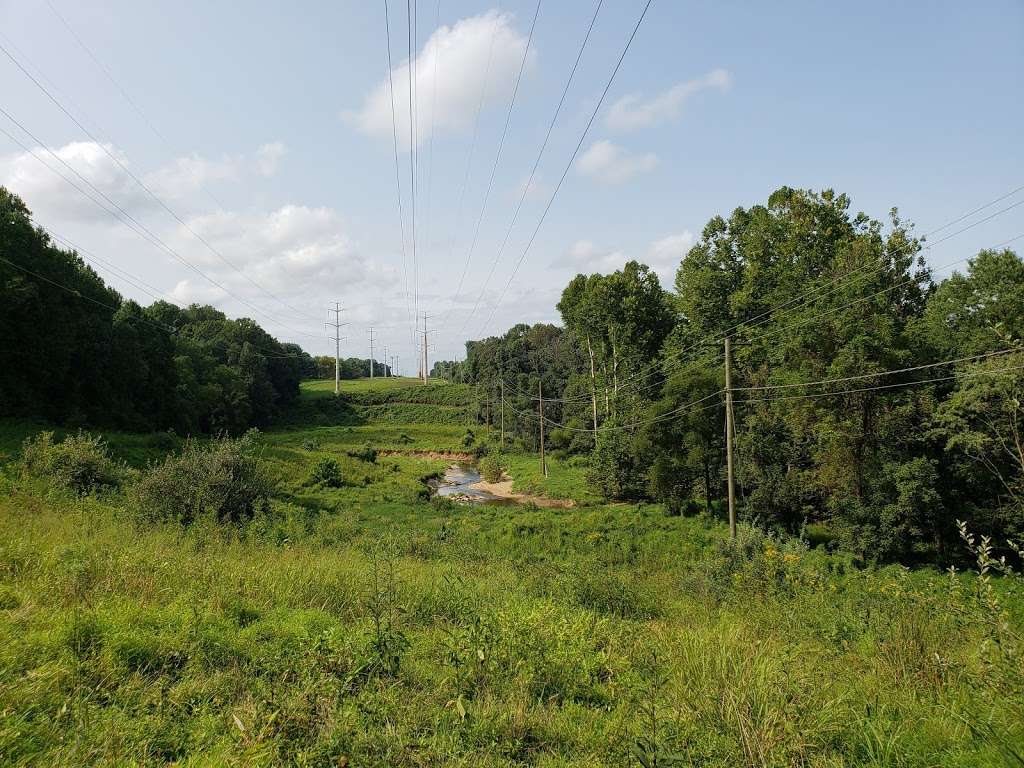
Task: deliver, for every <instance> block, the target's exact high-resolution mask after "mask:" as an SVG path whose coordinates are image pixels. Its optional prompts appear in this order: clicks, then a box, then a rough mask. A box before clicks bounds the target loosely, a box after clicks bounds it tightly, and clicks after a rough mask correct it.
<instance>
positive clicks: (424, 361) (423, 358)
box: [420, 312, 430, 384]
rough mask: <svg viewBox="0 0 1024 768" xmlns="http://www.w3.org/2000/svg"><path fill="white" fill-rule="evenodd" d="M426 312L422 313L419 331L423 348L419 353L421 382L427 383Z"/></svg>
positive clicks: (428, 331)
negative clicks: (421, 327)
mask: <svg viewBox="0 0 1024 768" xmlns="http://www.w3.org/2000/svg"><path fill="white" fill-rule="evenodd" d="M429 317H430V315H428V314H427V313H426V312H424V313H423V330H422V331H420V333H422V334H423V350H422V352H421V353H420V355H421V365H422V371H423V383H424V384H427V383H428V382H427V378H428V377H429V375H430V369H429V368H428V367H427V334H428V333H430V329H428V328H427V318H429Z"/></svg>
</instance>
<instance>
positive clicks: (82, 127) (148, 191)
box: [0, 44, 304, 314]
mask: <svg viewBox="0 0 1024 768" xmlns="http://www.w3.org/2000/svg"><path fill="white" fill-rule="evenodd" d="M0 51H2V52H3V53H4V55H6V56H7V58H9V59H10V60H11V61H12V62H13V63H14V65H15V66H16V67H17V68H18V69H19V70H21V72H22V74H24V75H25V76H26V77H27V78H28V79H29V80H31V81H32V83H33V85H35V86H36V88H38V89H39V90H40V91H41V92H42V93H43V94H44V95H45V96H46V97H47V98H48V99H49V100H50V101H51V102H53V104H54V105H56V107H57V108H58V109H60V111H61V112H63V113H64V114H65V115H66V116H67V117H68V118H69V119H70V120H71V121H72V122H73V123H74V124H75V125H76V126H77V127H78V128H79V129H80V130H81V131H82V132H83V133H85V135H86V136H88V137H89V138H90V139H91V140H92V141H93V142H94V143H95V144H96V145H97V146H98V147H99V148H100V149H101V150H102V151H103V153H104V154H105V155H106V156H107V157H109V158H110V159H111V160H112V161H113V162H114V163H115V164H116V165H117V166H118V167H119V168H120V169H121V170H122V171H123V172H124V173H125V174H127V175H128V176H129V177H130V178H131V179H132V181H134V182H135V183H136V184H137V185H138V186H139V187H140V188H141V189H142V190H143V191H144V192H145V193H146V194H147V195H148V196H149V197H150V198H152V200H153V201H154V202H156V203H157V205H159V206H160V207H161V208H163V210H164V211H166V212H167V213H168V214H169V215H170V216H171V217H172V218H174V220H175V221H177V222H178V223H179V224H180V225H181V226H182V227H184V228H185V229H186V230H187V231H188V232H189V233H190V234H191V235H192V236H193V237H195V238H196V239H197V240H198V241H199V242H201V243H202V244H203V245H204V246H205V247H206V248H207V250H209V251H210V252H211V253H212V254H214V255H215V256H216V257H217V258H218V259H220V260H221V261H223V262H224V263H225V264H227V265H228V266H229V267H231V269H233V270H234V271H235V272H237V273H238V274H239V275H241V276H242V277H243V278H245V279H246V280H247V281H248V282H250V283H251V284H252V285H253V286H255V287H256V288H258V289H259V290H261V291H263V292H264V293H266V294H267V295H268V296H270V297H271V298H273V299H274V300H276V301H278V302H280V303H282V304H284V305H285V306H288V304H287V302H285V301H284V300H283V299H280V298H279V297H277V296H276V295H275V294H274V293H273V292H271V291H269V290H268V289H267V288H265V287H264V286H262V285H260V283H258V282H256V281H255V280H253V278H252V277H250V276H249V275H247V274H246V273H245V272H244V271H242V270H241V269H240V268H239V267H238V266H237V265H235V264H234V263H233V262H232V261H231V260H230V259H228V258H227V257H226V256H224V254H222V253H221V252H220V251H219V250H217V249H216V248H214V247H213V245H211V244H210V242H209V241H208V240H207V239H206V238H205V237H203V236H202V235H200V234H199V233H198V232H196V231H195V230H194V229H193V228H192V227H191V226H190V225H189V224H188V222H187V221H185V219H183V218H182V217H181V216H179V215H178V213H177V212H176V211H174V210H173V209H172V208H171V207H170V206H169V205H167V203H166V202H164V200H163V199H161V198H160V197H159V196H158V195H157V194H156V193H155V192H153V190H152V189H150V188H149V187H148V186H147V185H146V184H145V182H143V181H142V179H140V178H139V177H138V176H137V175H136V174H135V173H134V172H132V170H131V169H129V168H128V166H126V165H125V164H124V163H123V162H121V159H120V158H119V157H117V155H115V154H114V153H113V152H111V151H110V150H109V149H108V148H107V146H106V145H105V144H104V143H103V142H101V141H100V140H99V139H98V138H97V137H96V136H95V134H93V133H92V131H90V130H89V129H88V128H86V127H85V125H83V124H82V122H81V121H80V120H79V119H78V118H76V117H75V116H74V115H73V114H72V113H71V112H70V111H69V110H68V109H67V107H65V106H64V104H63V103H62V102H61V101H60V100H59V99H57V97H56V96H54V95H53V94H52V93H51V92H50V91H49V89H47V88H46V86H44V85H43V84H42V83H41V82H39V80H37V79H36V77H35V76H34V75H33V74H32V73H31V72H29V71H28V70H27V69H26V68H25V67H24V66H23V65H22V63H21V62H20V61H18V59H16V58H15V57H14V55H13V54H12V53H11V52H10V51H9V50H7V48H6V47H4V46H3V44H0ZM5 114H7V113H5ZM8 117H9V119H11V120H12V121H13V118H10V116H9V115H8ZM19 127H20V126H19ZM22 130H24V129H22ZM26 133H27V131H26ZM235 298H238V297H235ZM292 311H296V310H294V309H292ZM299 313H300V314H304V313H302V312H301V311H299Z"/></svg>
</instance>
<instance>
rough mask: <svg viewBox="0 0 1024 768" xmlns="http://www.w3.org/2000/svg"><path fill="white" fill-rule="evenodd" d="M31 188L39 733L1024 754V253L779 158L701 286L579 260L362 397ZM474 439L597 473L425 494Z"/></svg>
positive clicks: (11, 392) (16, 578) (7, 660)
mask: <svg viewBox="0 0 1024 768" xmlns="http://www.w3.org/2000/svg"><path fill="white" fill-rule="evenodd" d="M0 207H2V208H3V210H2V211H0V213H3V218H2V220H0V232H2V234H3V235H4V237H3V238H0V257H2V258H3V259H5V260H6V262H0V264H4V263H8V262H9V264H8V266H9V265H10V264H14V265H18V266H21V267H24V269H18V268H17V266H15V267H11V268H9V269H8V268H7V267H0V299H2V300H0V329H2V330H0V334H9V335H7V336H3V335H0V354H2V355H3V356H4V357H3V358H2V359H0V407H2V409H3V413H4V414H5V418H4V419H3V420H0V755H2V761H3V762H4V764H5V765H6V764H10V765H25V766H28V765H54V766H78V765H110V766H115V765H117V766H120V765H165V764H180V765H189V766H200V765H210V766H214V765H216V766H221V765H240V766H241V765H245V766H249V765H253V766H264V765H265V766H277V765H295V766H328V765H331V766H339V765H341V766H345V765H350V766H357V765H358V766H410V767H411V766H423V765H453V766H454V765H479V766H502V767H508V768H511V767H512V766H523V765H537V766H546V767H547V768H553V767H554V766H569V765H586V766H623V765H639V766H644V767H652V766H667V765H701V766H736V765H740V766H769V765H770V766H776V765H778V766H783V765H789V766H792V765H800V766H815V767H818V766H820V767H821V768H824V767H825V766H883V765H884V766H889V765H895V766H904V767H906V768H916V767H917V766H920V767H921V768H925V767H926V766H927V767H929V768H930V767H931V766H953V767H957V766H959V767H962V768H968V766H970V767H971V768H974V766H1004V765H1024V705H1022V702H1024V645H1022V637H1024V596H1022V593H1021V589H1022V586H1024V585H1022V583H1021V580H1020V577H1019V572H1020V569H1021V564H1020V558H1021V549H1020V538H1019V537H1020V535H1021V533H1022V532H1024V501H1022V499H1024V454H1021V451H1020V446H1021V444H1022V437H1021V434H1020V425H1021V424H1022V422H1024V419H1022V416H1024V414H1022V412H1021V400H1022V395H1024V392H1022V386H1024V379H1022V377H1021V372H1020V369H1021V368H1022V367H1024V348H1022V346H1021V341H1020V339H1021V338H1022V333H1024V327H1022V325H1021V324H1022V322H1024V320H1022V318H1024V288H1022V286H1024V263H1022V262H1021V260H1020V259H1019V258H1018V257H1017V256H1016V255H1015V254H1013V253H1011V252H1009V251H1002V252H989V251H985V252H982V253H980V254H979V255H978V256H977V257H976V258H975V259H974V260H972V261H971V262H970V265H969V268H968V270H967V272H966V273H965V274H963V275H954V276H953V277H951V278H948V279H946V280H944V281H942V282H940V283H935V282H933V281H932V279H931V277H930V275H929V274H928V272H927V271H926V270H925V269H923V267H922V265H921V262H920V258H919V253H920V243H919V242H918V241H917V240H915V239H914V238H913V236H912V235H911V233H910V231H909V227H907V226H906V225H904V224H903V222H902V221H901V220H900V219H899V218H898V217H897V216H896V215H895V213H894V214H893V216H892V218H891V221H890V222H889V225H888V226H883V225H882V224H880V223H879V222H875V221H871V220H870V219H869V218H868V217H866V216H863V215H856V216H852V215H851V214H850V213H849V202H848V201H847V200H846V198H845V197H843V196H842V195H835V194H833V193H831V192H823V193H821V194H816V193H811V192H802V191H796V190H791V189H788V188H783V189H781V190H779V191H777V192H776V193H775V194H773V195H772V196H771V198H770V199H769V201H768V203H767V205H764V206H754V207H753V208H750V209H742V208H741V209H737V210H736V211H735V212H734V213H733V214H732V215H731V216H730V217H729V218H728V219H724V218H718V217H716V218H715V219H713V220H712V221H711V222H709V224H708V226H707V227H706V228H705V230H704V232H703V235H702V237H701V239H700V241H699V242H698V243H697V244H696V245H695V246H694V248H693V249H692V250H691V251H690V252H689V253H688V254H685V256H684V255H683V254H680V256H681V257H682V260H681V264H680V268H679V271H678V274H677V279H676V284H675V286H674V288H675V290H674V292H668V291H665V290H663V289H662V287H661V286H660V285H659V284H658V281H657V278H656V277H655V276H654V274H653V273H652V272H651V271H650V270H649V269H647V268H646V267H644V266H643V265H640V264H637V263H635V262H631V263H629V264H627V265H625V267H624V268H623V269H622V270H619V271H616V272H614V273H612V274H611V275H580V276H578V277H577V278H576V279H574V280H573V281H572V282H571V283H570V285H569V286H568V287H567V288H566V290H565V292H564V293H563V296H562V301H561V302H560V304H559V310H560V312H561V314H562V318H563V321H564V326H565V327H564V328H560V327H556V326H553V325H535V326H532V327H530V326H526V325H517V326H514V327H513V328H511V329H510V330H509V331H508V332H507V333H505V334H503V335H502V336H500V337H493V338H489V339H484V340H481V341H474V342H470V343H469V344H468V346H467V353H468V354H467V358H466V360H464V361H462V362H460V363H452V362H446V361H441V362H439V363H438V365H437V367H436V369H435V370H436V371H437V372H438V373H439V374H443V375H444V376H445V377H446V378H448V379H450V380H454V381H458V382H459V383H452V382H451V381H449V382H440V381H432V382H430V384H429V386H424V385H423V384H421V383H420V382H418V381H413V380H411V379H395V378H383V379H382V378H376V379H374V380H373V381H369V380H367V379H352V380H346V381H344V382H342V385H341V392H340V396H338V395H336V394H335V390H334V387H335V383H334V381H333V366H331V371H330V374H331V379H330V380H306V381H303V382H302V383H301V385H300V379H302V378H307V379H308V378H309V377H310V376H316V375H321V374H322V373H323V371H322V370H320V368H321V367H323V366H322V363H323V361H317V360H314V359H312V358H309V357H308V356H305V355H304V354H303V353H302V352H301V350H299V349H298V348H297V347H294V346H292V345H279V344H278V343H277V342H276V341H275V340H274V339H272V338H270V337H269V336H267V335H266V334H265V333H263V331H262V330H260V329H259V327H258V326H256V325H255V323H252V322H251V321H248V320H237V321H232V320H227V319H226V318H225V317H224V316H223V315H221V314H220V313H217V312H216V311H214V310H212V309H211V308H209V307H196V306H193V307H190V308H188V309H184V310H182V309H178V308H176V307H171V306H170V305H163V304H159V303H158V304H154V305H153V306H151V307H149V308H145V309H143V308H140V307H138V306H136V305H134V304H132V303H131V302H125V301H123V300H122V299H121V298H120V297H119V296H117V295H116V294H115V293H114V292H112V291H110V290H109V289H108V288H106V287H105V286H104V285H103V284H102V282H101V281H100V280H99V278H98V277H96V276H95V274H93V273H92V272H91V271H90V270H89V269H88V268H87V267H86V266H85V265H84V263H82V262H81V261H80V260H79V259H78V258H77V257H76V256H74V255H73V254H69V253H66V252H64V251H60V250H59V249H56V248H54V247H53V246H52V245H51V244H50V243H49V241H48V239H47V238H46V236H45V235H44V234H43V233H42V232H40V231H38V230H35V229H33V228H32V226H31V221H30V219H29V216H28V212H27V210H25V208H24V206H23V205H22V204H21V203H20V201H19V200H18V199H17V198H16V197H14V196H13V195H9V194H7V193H3V195H2V196H0ZM33 274H35V275H36V279H32V278H33ZM39 276H43V277H44V278H45V279H39ZM48 280H52V281H53V283H56V282H59V283H61V284H65V285H67V286H68V288H69V290H67V291H64V290H60V289H57V288H55V287H54V285H53V283H51V282H47V281H48ZM86 297H89V298H88V299H87V298H86ZM89 299H91V300H89ZM780 308H781V309H780ZM51 314H52V315H54V316H56V317H59V318H60V322H61V327H62V328H64V329H65V330H69V329H70V330H71V331H73V332H72V333H71V334H70V339H69V341H68V343H67V345H64V343H63V341H61V343H60V344H55V345H54V346H53V347H52V350H53V351H52V355H50V356H49V358H48V359H47V356H46V355H38V354H36V355H34V357H36V358H40V359H39V360H35V359H32V360H30V359H29V358H30V357H32V356H29V355H27V353H26V351H25V346H26V345H25V342H24V340H20V341H19V342H18V343H17V344H15V343H14V339H20V337H21V335H25V339H27V340H28V341H29V342H30V343H36V344H37V346H38V345H41V342H40V339H41V338H42V336H41V335H40V334H44V333H46V330H47V328H49V327H50V326H48V325H47V323H50V322H51V317H50V315H51ZM33 323H35V324H36V325H35V326H33ZM169 329H173V332H171V331H170V330H169ZM32 334H36V335H35V336H32ZM726 334H728V335H730V336H731V337H733V338H734V340H735V359H734V361H733V363H734V364H733V371H732V385H733V387H734V388H735V389H736V392H735V394H736V400H737V403H736V406H737V407H736V413H737V425H736V434H735V439H736V442H737V445H738V451H737V475H738V479H739V481H740V482H739V492H740V507H741V513H742V516H743V518H744V522H743V523H742V524H741V525H740V528H739V535H738V537H737V539H736V540H735V541H730V540H729V538H728V536H727V529H726V528H725V526H724V525H723V522H722V519H721V518H722V516H723V515H722V510H723V501H722V500H723V497H724V476H723V472H724V468H723V458H724V451H723V448H724V446H723V441H724V425H723V416H724V412H723V405H722V397H721V395H722V391H721V390H722V388H723V386H724V381H723V378H722V366H721V362H722V361H721V357H720V356H719V355H718V353H717V350H718V348H719V344H720V342H721V340H722V339H723V338H724V336H725V335H726ZM33 339H34V340H35V341H34V342H33ZM46 348H47V349H50V347H49V346H47V347H46ZM90 355H92V356H93V357H90ZM122 355H123V356H124V357H123V358H122ZM943 361H950V362H943ZM936 362H943V365H941V366H935V365H934V363H936ZM129 363H130V365H129ZM26 366H27V367H26ZM129 369H131V370H129ZM886 371H899V373H892V374H886V373H884V372H886ZM119 377H122V378H119ZM823 380H827V381H823ZM808 382H820V383H817V384H812V385H809V384H808ZM541 395H543V397H544V399H545V404H544V414H545V417H547V418H548V419H550V424H549V425H548V426H549V429H547V430H545V432H546V435H545V439H546V445H545V448H546V449H547V456H548V468H549V473H548V474H545V473H544V472H542V471H541V467H540V462H539V460H538V455H537V454H538V452H539V451H538V449H539V448H540V447H541V446H540V439H541V437H540V432H541V430H540V429H539V424H538V420H539V418H540V416H539V411H540V408H539V403H538V399H539V398H540V397H541ZM29 419H34V420H36V421H30V420H29ZM53 422H58V425H57V426H53ZM80 423H82V424H88V425H89V426H90V428H91V429H92V430H93V431H92V432H91V433H87V432H79V431H77V427H78V425H79V424H80ZM255 424H260V425H264V426H266V427H267V428H266V429H265V430H264V431H263V432H262V433H260V432H256V431H255V430H251V429H249V428H250V427H251V426H253V425H255ZM106 427H121V428H123V429H127V430H136V431H135V432H125V431H117V430H116V429H107V428H106ZM169 427H170V428H173V429H168V428H169ZM142 430H150V431H149V432H148V433H143V432H142ZM101 435H102V436H101ZM179 435H181V436H180V437H179ZM474 458H475V460H476V461H477V464H478V467H479V469H480V471H481V473H482V474H483V475H484V477H485V478H487V479H488V480H492V481H494V480H498V479H504V478H506V477H510V478H511V479H512V482H513V489H514V490H515V491H517V492H520V493H525V494H529V495H531V496H534V497H548V498H550V499H561V500H570V501H571V502H572V504H571V505H570V504H561V505H560V506H558V507H553V508H540V507H538V506H537V505H536V504H534V503H523V504H511V503H504V504H493V505H489V504H460V503H456V502H455V501H453V500H452V499H449V498H441V497H433V498H432V494H431V490H430V485H428V483H430V482H433V481H435V480H436V479H438V478H439V477H441V475H442V474H443V473H444V472H445V470H446V468H447V467H448V466H449V465H450V464H451V462H452V461H453V460H459V461H462V460H470V459H474ZM534 501H536V502H538V503H540V502H543V501H544V499H542V498H536V499H534ZM936 566H942V567H946V566H950V567H949V568H948V569H947V570H938V569H937V567H936Z"/></svg>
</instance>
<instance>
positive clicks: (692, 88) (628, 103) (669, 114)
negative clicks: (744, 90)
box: [605, 69, 732, 133]
mask: <svg viewBox="0 0 1024 768" xmlns="http://www.w3.org/2000/svg"><path fill="white" fill-rule="evenodd" d="M731 86H732V75H731V74H729V72H728V71H727V70H724V69H715V70H712V71H711V72H708V73H707V74H706V75H703V76H701V77H698V78H694V79H693V80H687V81H685V82H682V83H679V84H678V85H675V86H673V87H672V88H669V89H668V90H667V91H664V92H663V93H660V94H658V95H657V96H653V97H652V98H650V99H644V98H643V96H642V95H641V94H639V93H631V94H629V95H627V96H623V97H622V98H621V99H619V100H618V101H616V102H615V103H614V104H613V105H612V107H611V109H610V110H609V111H608V115H607V117H606V118H605V125H606V126H607V127H608V128H609V130H612V131H617V132H620V133H622V132H625V131H633V130H636V129H638V128H645V127H647V126H649V125H654V124H655V123H660V122H664V121H667V120H673V119H675V118H676V117H678V116H679V113H680V111H681V110H682V108H683V105H684V104H685V103H686V101H687V100H688V99H689V98H690V97H691V96H693V95H694V94H695V93H697V92H699V91H703V90H705V89H708V88H718V89H719V90H722V91H726V90H728V89H729V88H730V87H731Z"/></svg>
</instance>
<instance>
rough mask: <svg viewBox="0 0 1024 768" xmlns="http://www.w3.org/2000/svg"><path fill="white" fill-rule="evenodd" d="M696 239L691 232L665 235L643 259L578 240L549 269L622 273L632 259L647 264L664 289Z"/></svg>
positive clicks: (643, 255)
mask: <svg viewBox="0 0 1024 768" xmlns="http://www.w3.org/2000/svg"><path fill="white" fill-rule="evenodd" d="M694 242H695V238H694V236H693V233H692V232H690V231H689V230H683V231H682V232H679V233H676V234H671V235H666V236H665V237H662V238H659V239H658V240H655V241H654V242H652V243H651V244H650V245H648V246H647V249H646V251H644V252H643V253H642V254H641V255H639V256H638V255H634V254H632V253H629V252H627V251H624V250H622V249H618V248H603V247H601V246H598V245H596V244H595V243H594V242H593V241H592V240H577V241H576V242H574V243H573V244H572V245H571V246H569V248H568V249H567V250H566V251H565V252H564V253H562V254H560V255H559V256H558V257H557V258H555V259H554V260H553V261H552V262H551V264H550V266H551V267H552V268H556V269H571V270H573V271H574V272H585V273H588V274H589V273H592V272H599V273H601V274H608V273H610V272H614V271H615V270H618V269H622V267H623V265H625V263H626V262H627V261H630V260H631V259H636V260H637V261H639V262H641V263H643V264H646V265H647V266H648V267H650V268H651V270H652V271H653V272H654V273H656V274H657V275H658V279H659V280H660V281H661V285H662V287H663V288H671V287H672V286H673V284H674V283H675V275H676V270H677V269H678V268H679V263H680V262H681V261H682V260H683V256H685V255H686V252H687V251H689V250H690V248H692V247H693V244H694Z"/></svg>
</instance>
